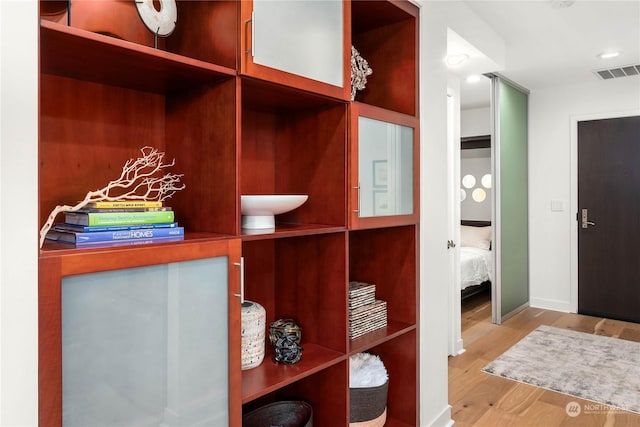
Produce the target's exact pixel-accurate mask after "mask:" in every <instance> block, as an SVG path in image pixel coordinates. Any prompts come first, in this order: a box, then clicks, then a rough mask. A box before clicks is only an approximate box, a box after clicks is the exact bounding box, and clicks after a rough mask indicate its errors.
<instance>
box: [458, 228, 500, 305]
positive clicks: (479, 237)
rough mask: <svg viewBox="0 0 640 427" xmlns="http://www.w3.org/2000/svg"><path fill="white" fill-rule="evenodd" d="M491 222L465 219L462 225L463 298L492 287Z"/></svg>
mask: <svg viewBox="0 0 640 427" xmlns="http://www.w3.org/2000/svg"><path fill="white" fill-rule="evenodd" d="M490 224H491V223H490V222H488V221H463V222H462V225H461V227H460V289H461V291H462V293H461V297H462V299H465V298H468V297H470V296H472V295H475V294H477V293H479V292H482V291H484V290H485V289H488V288H490V287H491V279H492V277H493V254H492V252H491V225H490Z"/></svg>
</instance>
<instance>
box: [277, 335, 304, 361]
mask: <svg viewBox="0 0 640 427" xmlns="http://www.w3.org/2000/svg"><path fill="white" fill-rule="evenodd" d="M273 358H274V359H275V361H276V362H280V363H287V364H293V363H297V362H299V361H300V359H301V358H302V347H300V345H299V344H298V337H297V336H296V335H295V334H290V335H283V336H281V337H280V338H278V341H276V344H275V356H274V357H273Z"/></svg>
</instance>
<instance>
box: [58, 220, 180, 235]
mask: <svg viewBox="0 0 640 427" xmlns="http://www.w3.org/2000/svg"><path fill="white" fill-rule="evenodd" d="M177 226H178V223H177V222H169V223H160V224H133V225H106V226H103V225H78V224H67V223H64V222H62V223H58V224H56V225H54V226H53V229H54V230H58V231H71V232H74V233H92V232H94V231H121V230H137V229H139V228H175V227H177Z"/></svg>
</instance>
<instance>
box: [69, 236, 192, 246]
mask: <svg viewBox="0 0 640 427" xmlns="http://www.w3.org/2000/svg"><path fill="white" fill-rule="evenodd" d="M180 240H184V236H174V237H153V238H151V239H126V240H111V241H107V242H85V243H79V244H76V248H98V247H110V246H131V245H147V244H149V243H166V242H177V241H180Z"/></svg>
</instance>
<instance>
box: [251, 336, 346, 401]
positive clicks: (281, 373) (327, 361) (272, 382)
mask: <svg viewBox="0 0 640 427" xmlns="http://www.w3.org/2000/svg"><path fill="white" fill-rule="evenodd" d="M266 345H267V347H269V343H268V342H267V344H266ZM301 345H302V347H303V351H302V359H301V360H300V361H299V362H298V363H295V364H293V365H286V364H279V363H276V362H274V361H273V350H272V349H270V348H267V351H266V354H265V359H264V361H263V362H262V364H261V365H260V366H258V367H256V368H253V369H249V370H246V371H243V372H242V402H243V403H246V402H250V401H251V400H254V399H257V398H259V397H261V396H264V395H266V394H269V393H271V392H274V391H276V390H278V389H280V388H282V387H285V386H287V385H289V384H292V383H294V382H296V381H299V380H301V379H304V378H306V377H308V376H310V375H313V374H314V373H316V372H320V371H321V370H323V369H326V368H328V367H330V366H333V365H335V364H337V363H340V362H342V361H344V360H345V357H346V356H345V355H344V353H339V352H337V351H333V350H330V349H328V348H325V347H321V346H319V345H316V344H312V343H306V342H304V341H303V342H302V344H301Z"/></svg>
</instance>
